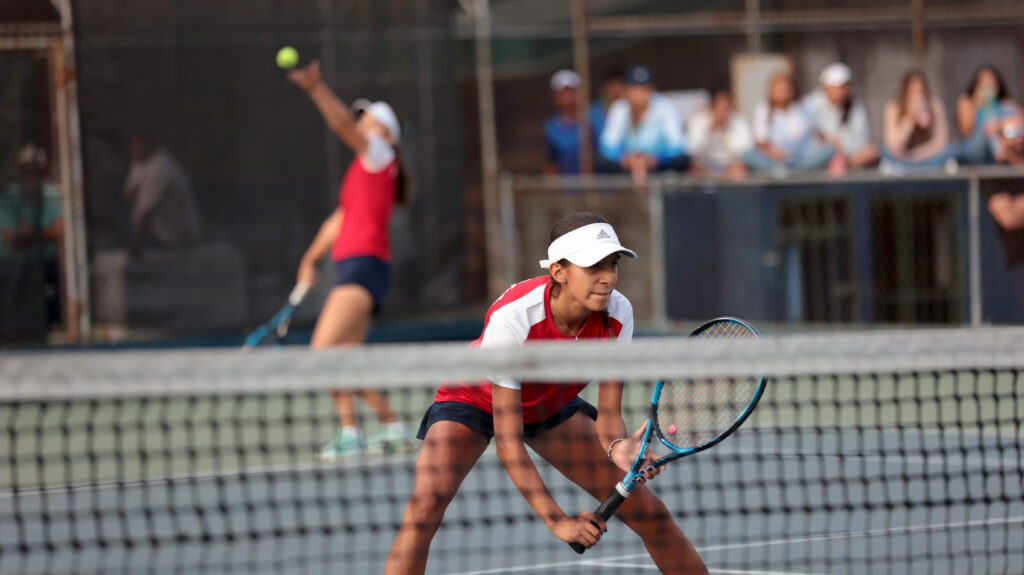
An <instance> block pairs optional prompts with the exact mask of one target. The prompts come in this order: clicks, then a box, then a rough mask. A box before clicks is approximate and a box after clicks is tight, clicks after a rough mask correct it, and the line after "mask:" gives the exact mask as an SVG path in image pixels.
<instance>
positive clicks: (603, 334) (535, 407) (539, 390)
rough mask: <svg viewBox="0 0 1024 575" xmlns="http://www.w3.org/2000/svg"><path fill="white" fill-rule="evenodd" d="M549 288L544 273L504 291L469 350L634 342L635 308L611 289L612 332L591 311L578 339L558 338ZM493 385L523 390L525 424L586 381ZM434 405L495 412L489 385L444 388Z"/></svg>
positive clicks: (554, 407) (551, 410) (553, 407)
mask: <svg viewBox="0 0 1024 575" xmlns="http://www.w3.org/2000/svg"><path fill="white" fill-rule="evenodd" d="M551 287H552V284H551V276H549V275H543V276H538V277H535V278H533V279H529V280H526V281H522V282H519V283H517V284H514V285H513V286H512V287H510V288H508V289H507V290H505V293H504V294H502V296H501V297H499V298H498V300H497V301H495V302H494V303H493V304H491V307H490V308H489V309H488V310H487V315H486V317H485V319H484V332H483V333H482V334H481V335H480V337H479V338H477V340H476V341H474V342H473V343H472V344H470V347H505V346H514V345H522V344H523V343H524V342H527V341H541V340H572V339H607V338H611V337H614V338H615V339H616V340H617V341H618V342H619V343H629V342H630V341H631V340H632V339H633V306H632V305H631V304H630V303H629V300H628V299H626V296H624V295H622V294H621V293H619V292H618V290H614V291H612V296H611V298H610V299H609V301H608V316H609V319H610V320H611V321H610V323H611V329H610V330H609V329H607V328H605V326H604V322H603V321H602V320H601V313H600V312H593V313H591V315H590V318H589V319H587V322H586V324H584V326H583V328H582V329H581V330H580V333H579V336H578V337H577V338H572V337H569V336H565V335H562V333H561V332H559V331H558V328H557V327H556V326H555V323H554V321H553V320H552V315H551V306H550V302H551ZM492 381H493V382H494V383H496V384H498V385H500V386H502V387H508V388H511V389H521V390H522V402H523V422H525V423H536V422H540V421H544V420H545V419H547V418H549V417H551V416H552V415H553V414H554V413H555V412H557V411H558V410H559V409H561V408H562V407H564V406H565V405H566V404H568V403H569V402H570V401H572V399H573V398H574V397H576V396H577V395H579V393H580V391H582V390H583V388H584V387H586V386H587V384H586V383H572V384H565V383H559V384H550V383H538V382H520V381H518V380H516V379H511V378H494V379H493V380H492ZM434 401H461V402H463V403H468V404H470V405H473V406H475V407H477V408H479V409H481V410H483V411H485V412H487V413H490V414H493V413H494V408H493V404H492V402H491V384H490V383H483V384H479V385H469V386H443V387H441V388H440V389H438V390H437V395H436V396H435V397H434Z"/></svg>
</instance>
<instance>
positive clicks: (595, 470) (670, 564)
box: [527, 413, 708, 575]
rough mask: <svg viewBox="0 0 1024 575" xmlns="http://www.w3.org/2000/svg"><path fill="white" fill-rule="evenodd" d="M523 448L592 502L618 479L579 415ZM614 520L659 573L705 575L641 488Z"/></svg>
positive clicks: (593, 431) (691, 551)
mask: <svg viewBox="0 0 1024 575" xmlns="http://www.w3.org/2000/svg"><path fill="white" fill-rule="evenodd" d="M527 445H529V446H530V447H531V448H532V449H533V450H534V451H536V452H537V454H538V455H540V456H541V457H543V458H544V459H545V460H547V461H548V463H550V464H551V465H553V466H554V467H555V469H558V471H559V472H561V473H562V475H565V476H566V477H568V478H569V480H571V481H572V482H573V483H575V484H576V485H579V486H580V487H582V488H583V489H584V490H586V491H587V493H590V494H591V495H592V496H594V498H595V499H597V500H598V501H602V500H604V498H605V497H607V496H608V493H610V492H611V490H612V489H614V487H615V484H616V483H618V482H619V480H621V479H622V476H623V475H624V472H623V471H622V470H621V469H619V468H618V467H616V466H615V464H614V463H612V462H611V461H608V456H607V453H606V452H605V450H604V448H603V447H602V446H601V442H600V441H599V440H598V437H597V428H596V426H595V424H594V420H592V419H590V418H589V417H587V416H586V415H584V414H582V413H577V414H576V415H574V416H572V417H571V418H569V419H568V420H567V421H565V422H564V423H562V424H560V425H558V426H557V427H555V428H553V429H550V430H548V431H547V432H545V433H542V434H541V435H540V436H538V437H536V438H534V439H531V440H529V441H527ZM615 516H616V517H618V518H619V519H622V521H624V522H625V523H626V525H627V526H629V528H630V529H632V530H633V531H634V532H636V534H637V535H639V536H640V538H641V539H642V540H643V542H644V546H645V547H646V548H647V552H648V553H650V555H651V559H653V560H654V563H655V564H656V565H657V566H658V569H659V570H660V571H661V572H662V573H668V574H686V575H707V572H708V570H707V567H705V566H704V562H703V561H702V560H701V558H700V556H699V555H698V554H697V550H696V549H695V548H694V547H693V544H692V543H690V540H689V539H687V538H686V535H685V534H683V531H682V529H680V528H679V526H678V525H676V522H675V520H673V519H672V515H671V514H670V513H669V512H668V509H667V508H666V507H665V504H664V503H662V502H661V500H660V499H658V498H657V497H656V496H655V495H654V494H653V493H651V491H650V490H649V489H647V488H646V487H644V486H643V485H637V486H636V487H635V488H633V491H632V493H631V494H630V496H629V497H628V498H626V500H625V501H624V502H623V503H622V505H621V506H620V507H619V509H618V511H617V512H616V513H615Z"/></svg>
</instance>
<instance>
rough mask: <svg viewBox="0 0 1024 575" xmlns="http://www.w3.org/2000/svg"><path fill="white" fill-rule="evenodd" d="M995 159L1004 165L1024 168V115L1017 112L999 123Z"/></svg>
mask: <svg viewBox="0 0 1024 575" xmlns="http://www.w3.org/2000/svg"><path fill="white" fill-rule="evenodd" d="M995 142H996V145H995V148H994V153H995V159H996V161H998V162H1000V163H1003V164H1010V165H1014V166H1024V113H1022V112H1021V111H1020V110H1017V111H1016V112H1014V113H1013V114H1012V115H1010V116H1007V117H1006V118H1003V119H1002V120H1000V121H999V124H998V130H997V131H996V137H995Z"/></svg>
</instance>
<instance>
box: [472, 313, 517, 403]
mask: <svg viewBox="0 0 1024 575" xmlns="http://www.w3.org/2000/svg"><path fill="white" fill-rule="evenodd" d="M494 320H495V318H494V316H493V315H492V316H491V320H490V321H489V322H488V323H487V329H486V330H484V336H483V338H482V339H481V340H480V347H481V348H485V347H514V346H519V345H522V344H523V341H522V339H520V337H519V336H518V334H516V332H515V331H514V330H513V329H512V327H511V326H509V325H508V324H506V323H504V322H502V321H494ZM489 379H490V380H491V381H492V382H494V383H496V384H498V385H500V386H502V387H507V388H509V389H520V388H521V387H522V384H521V383H520V381H519V380H518V379H516V378H514V377H508V376H503V375H496V376H491V377H490V378H489Z"/></svg>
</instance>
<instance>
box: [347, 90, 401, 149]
mask: <svg viewBox="0 0 1024 575" xmlns="http://www.w3.org/2000/svg"><path fill="white" fill-rule="evenodd" d="M352 109H353V110H355V111H356V112H365V113H367V114H369V115H371V116H373V119H374V120H377V122H378V123H380V125H381V126H384V127H385V128H387V131H388V133H389V134H391V139H392V140H394V143H395V144H397V143H398V141H399V140H400V139H402V127H401V125H400V124H399V123H398V116H396V115H395V111H394V110H392V109H391V106H389V105H388V103H387V102H384V101H380V102H370V101H369V100H363V99H359V100H356V101H355V102H352Z"/></svg>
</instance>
